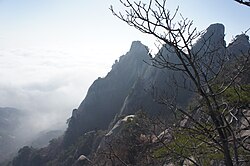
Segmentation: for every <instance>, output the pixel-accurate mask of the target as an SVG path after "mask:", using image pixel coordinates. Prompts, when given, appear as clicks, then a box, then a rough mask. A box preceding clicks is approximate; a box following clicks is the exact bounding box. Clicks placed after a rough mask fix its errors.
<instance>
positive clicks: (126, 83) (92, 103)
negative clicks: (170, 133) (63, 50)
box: [17, 24, 250, 166]
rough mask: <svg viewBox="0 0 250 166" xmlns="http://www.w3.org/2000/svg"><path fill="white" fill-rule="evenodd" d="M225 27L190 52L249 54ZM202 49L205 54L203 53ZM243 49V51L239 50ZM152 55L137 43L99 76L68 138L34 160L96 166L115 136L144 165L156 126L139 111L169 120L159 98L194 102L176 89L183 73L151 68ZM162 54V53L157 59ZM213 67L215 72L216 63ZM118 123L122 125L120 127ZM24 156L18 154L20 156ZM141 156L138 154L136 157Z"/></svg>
mask: <svg viewBox="0 0 250 166" xmlns="http://www.w3.org/2000/svg"><path fill="white" fill-rule="evenodd" d="M224 29H225V28H224V26H223V25H222V24H213V25H211V26H210V27H209V28H208V29H207V30H206V31H205V32H204V34H203V35H202V36H201V37H200V39H198V40H197V43H196V44H194V46H193V48H192V52H193V53H194V54H197V56H200V58H202V59H203V60H204V61H207V60H209V58H210V57H209V55H211V54H214V53H215V52H214V51H212V50H214V49H215V50H217V52H216V54H218V60H220V58H221V57H219V56H221V55H223V56H224V57H225V56H227V57H228V58H230V56H229V55H230V54H232V53H234V54H236V55H237V54H242V53H246V51H248V50H249V48H250V44H249V38H248V37H247V36H246V35H239V36H237V37H236V39H235V41H234V42H232V43H231V44H229V45H228V46H226V43H225V41H224ZM204 46H205V47H204ZM201 48H204V49H205V50H201ZM239 49H240V50H241V51H240V52H237V50H239ZM160 53H161V54H164V55H166V58H168V59H170V60H172V61H176V60H177V59H176V58H175V55H174V53H173V52H172V51H171V47H170V46H165V48H163V49H162V50H160ZM148 54H149V52H148V49H147V47H146V46H144V45H143V44H141V42H138V41H136V42H133V43H132V46H131V48H130V50H129V52H128V53H127V54H125V55H123V56H121V57H120V59H119V61H116V62H115V64H114V65H113V66H112V70H111V71H110V72H109V73H108V74H107V76H106V77H104V78H98V79H97V80H96V81H94V83H93V84H92V85H91V87H90V88H89V90H88V93H87V96H86V98H85V99H84V100H83V101H82V103H81V104H80V106H79V108H78V109H74V110H73V112H72V116H71V118H70V119H69V121H68V122H69V123H68V129H67V131H66V132H65V134H64V137H63V138H60V139H55V140H53V141H51V143H50V145H49V146H48V147H46V148H43V149H40V150H38V151H34V152H31V153H30V154H29V155H28V157H29V158H30V161H32V162H40V165H51V164H52V165H53V164H54V165H72V164H75V165H77V164H78V162H86V161H82V160H81V161H80V159H81V158H83V157H81V156H85V157H87V158H88V159H89V161H91V162H92V161H94V162H95V163H97V164H98V163H99V161H100V160H101V156H105V155H107V154H101V155H100V156H98V155H99V154H98V153H97V151H98V150H100V149H104V152H105V147H108V146H109V145H108V144H107V142H106V141H107V140H110V139H111V138H112V139H114V140H116V141H118V142H115V143H116V147H115V148H116V150H117V151H118V152H119V153H120V154H121V155H122V154H126V155H125V156H123V157H124V158H123V159H124V160H127V161H129V162H130V161H131V162H130V163H136V162H141V164H142V165H143V164H144V162H146V159H147V157H146V156H140V155H141V153H140V152H141V151H143V150H145V152H147V153H150V150H149V151H147V149H145V147H146V146H147V148H148V146H150V145H151V143H152V140H153V139H152V137H151V136H150V133H147V132H146V129H148V126H150V127H152V128H153V127H154V126H153V125H152V124H149V125H148V124H147V123H148V122H144V121H143V120H141V119H143V118H141V119H140V118H138V117H140V116H133V115H134V114H136V112H137V111H138V110H142V111H144V112H147V114H148V115H149V116H154V115H159V114H161V115H162V114H163V116H162V118H163V119H164V120H166V121H169V122H170V120H171V116H172V114H171V112H169V111H168V107H167V106H165V105H161V104H160V103H159V101H160V99H161V97H162V96H164V97H165V98H167V97H169V98H171V97H172V98H176V102H177V104H178V105H180V106H182V107H185V106H186V105H187V104H188V102H189V99H191V98H192V93H190V92H189V91H188V90H184V89H178V95H176V89H175V82H176V81H180V82H182V81H183V79H184V78H183V77H184V76H183V75H182V74H181V73H177V74H176V73H175V74H173V72H171V71H169V70H167V69H158V68H155V67H153V66H151V65H149V64H150V63H151V61H150V58H149V56H148ZM202 55H206V56H202ZM158 56H159V54H158V55H156V57H155V58H157V57H158ZM224 57H223V58H224ZM145 62H146V63H145ZM214 68H215V70H216V68H217V65H216V64H215V65H214ZM173 78H174V80H173ZM247 78H249V77H247ZM191 86H192V85H191ZM164 113H165V114H164ZM128 115H130V116H128ZM129 119H131V122H132V123H127V121H130V120H129ZM133 119H135V120H133ZM122 122H124V123H122ZM138 124H139V125H140V124H141V126H144V129H145V131H142V129H141V128H140V126H138ZM118 125H119V127H117V126H118ZM127 125H128V126H127ZM138 131H140V132H141V133H139V132H138ZM165 131H166V130H165V129H164V132H165ZM132 132H138V133H132ZM120 133H123V134H125V137H123V136H124V135H119V134H120ZM161 133H162V130H159V132H158V133H156V134H158V135H159V137H160V135H161ZM148 135H149V137H148ZM155 137H156V136H155ZM161 137H163V136H161ZM123 138H128V139H131V141H132V142H134V143H136V144H137V145H138V146H136V154H134V151H131V153H130V151H129V150H131V149H129V147H128V146H127V145H122V148H123V149H127V150H128V151H123V149H122V148H120V143H119V141H120V142H122V141H123V140H122V139H123ZM150 141H151V142H150ZM145 143H146V144H145ZM145 145H146V146H145ZM131 146H132V145H131ZM133 147H134V146H133ZM24 150H25V149H24ZM26 151H28V152H30V151H33V149H27V148H26ZM26 151H25V152H26ZM100 151H101V150H100ZM100 151H99V152H100ZM21 152H23V151H21ZM21 152H20V154H19V156H20V155H21V154H22V153H21ZM34 154H36V155H38V156H39V157H38V158H39V160H37V158H35V157H37V156H35V157H34ZM137 154H139V156H136V155H137ZM126 156H128V158H126ZM111 157H112V156H111ZM113 157H114V156H113ZM17 159H19V158H17ZM92 159H94V160H92ZM144 159H145V160H144ZM116 160H118V159H116ZM151 160H152V159H151ZM89 161H88V162H89ZM88 162H87V164H88ZM110 162H112V161H108V162H107V163H109V164H110ZM117 162H119V161H117ZM157 162H158V161H156V162H155V161H152V163H154V164H155V165H157V164H159V163H157ZM100 163H101V164H102V165H105V163H106V161H104V160H103V161H102V162H100ZM107 163H106V164H107ZM17 166H18V164H17Z"/></svg>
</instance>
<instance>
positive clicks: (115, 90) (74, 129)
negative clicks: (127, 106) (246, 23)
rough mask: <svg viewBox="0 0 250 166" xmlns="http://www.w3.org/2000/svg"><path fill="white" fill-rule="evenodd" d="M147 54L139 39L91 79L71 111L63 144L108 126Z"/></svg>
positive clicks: (143, 65) (146, 58) (140, 70)
mask: <svg viewBox="0 0 250 166" xmlns="http://www.w3.org/2000/svg"><path fill="white" fill-rule="evenodd" d="M147 54H148V50H147V47H146V46H144V45H143V44H141V42H139V41H135V42H133V43H132V46H131V48H130V51H129V52H128V53H127V54H126V55H123V56H121V57H120V59H119V61H116V62H115V64H114V65H113V66H112V70H111V71H110V72H109V73H108V74H107V76H106V77H105V78H98V79H97V80H95V81H94V83H93V84H92V85H91V87H90V88H89V90H88V93H87V96H86V98H85V99H84V100H83V102H82V103H81V104H80V106H79V108H78V109H77V110H74V111H73V115H72V117H71V119H70V122H69V127H68V130H67V131H66V134H65V144H66V145H67V144H70V143H71V142H72V141H74V138H76V137H77V136H79V135H81V134H83V133H85V132H88V131H91V130H95V129H107V128H108V126H109V124H110V122H111V121H112V120H113V119H114V117H115V115H116V114H117V113H118V112H119V111H120V109H121V107H122V105H123V103H124V100H125V98H126V97H127V96H128V94H129V93H130V91H131V88H132V87H133V85H134V84H135V82H136V81H137V79H138V78H139V77H140V76H141V75H142V74H143V72H144V71H145V68H146V67H147V64H146V63H145V62H144V61H148V56H147Z"/></svg>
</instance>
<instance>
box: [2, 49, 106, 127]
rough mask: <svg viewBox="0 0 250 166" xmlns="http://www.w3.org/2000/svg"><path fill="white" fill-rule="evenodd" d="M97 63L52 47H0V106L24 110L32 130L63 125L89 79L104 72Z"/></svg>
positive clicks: (89, 81) (89, 82)
mask: <svg viewBox="0 0 250 166" xmlns="http://www.w3.org/2000/svg"><path fill="white" fill-rule="evenodd" d="M100 63H101V62H100ZM100 63H99V64H98V62H97V61H94V59H91V57H88V58H86V56H85V57H79V56H74V55H69V54H67V53H64V52H60V51H53V50H0V77H1V80H0V94H1V95H0V107H15V108H17V109H21V110H24V111H25V113H26V114H27V115H28V116H27V119H25V121H26V124H29V125H30V131H33V132H39V131H41V130H45V129H48V128H50V129H56V128H65V127H66V124H65V123H66V120H67V118H69V117H70V115H71V111H72V109H74V108H77V107H78V105H79V104H80V102H81V101H82V100H83V98H84V97H85V95H86V93H87V90H88V87H89V86H90V85H91V83H92V82H93V80H95V79H96V78H97V77H98V76H102V74H104V72H106V70H107V67H106V66H104V65H102V64H100ZM30 131H29V132H30Z"/></svg>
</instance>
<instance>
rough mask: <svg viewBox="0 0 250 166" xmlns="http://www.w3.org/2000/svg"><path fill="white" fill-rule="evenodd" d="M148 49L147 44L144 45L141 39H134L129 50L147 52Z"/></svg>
mask: <svg viewBox="0 0 250 166" xmlns="http://www.w3.org/2000/svg"><path fill="white" fill-rule="evenodd" d="M147 50H148V48H147V46H145V45H143V44H142V43H141V41H133V42H132V44H131V47H130V50H129V52H131V53H133V54H134V53H141V52H143V53H145V52H146V51H147Z"/></svg>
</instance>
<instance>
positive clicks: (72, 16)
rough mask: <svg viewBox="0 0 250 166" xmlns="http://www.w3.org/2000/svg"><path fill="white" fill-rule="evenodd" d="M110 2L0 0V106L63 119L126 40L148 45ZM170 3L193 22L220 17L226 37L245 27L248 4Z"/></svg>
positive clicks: (214, 0) (42, 120)
mask: <svg viewBox="0 0 250 166" xmlns="http://www.w3.org/2000/svg"><path fill="white" fill-rule="evenodd" d="M146 1H148V0H145V2H146ZM143 2H144V1H143ZM111 4H112V5H113V6H114V8H115V9H117V10H121V9H122V8H121V6H120V5H119V0H88V1H87V0H0V78H1V79H0V106H2V107H4V106H12V107H17V108H20V109H24V110H27V111H30V112H31V113H32V115H34V116H35V117H39V122H38V121H36V123H35V124H34V125H35V126H36V127H40V128H46V127H47V126H48V123H49V122H51V121H54V122H55V124H52V125H56V124H57V123H62V122H63V123H64V122H65V121H66V118H67V117H69V116H70V114H71V110H72V109H73V108H77V107H78V105H79V104H80V102H81V101H82V100H83V98H84V96H85V95H86V92H87V90H88V87H89V86H90V85H91V83H92V82H93V81H94V80H95V79H96V78H97V77H99V76H105V74H106V73H107V72H108V71H109V70H110V67H111V66H112V64H113V62H114V61H115V59H118V57H119V56H121V55H123V54H125V53H126V52H127V51H128V50H129V47H130V44H131V42H132V41H133V40H141V41H142V43H144V44H146V45H148V46H149V47H150V48H153V46H154V42H155V40H154V39H153V38H152V37H149V36H147V35H143V34H141V33H140V32H139V31H137V30H135V29H134V28H132V27H129V26H127V25H126V24H125V23H123V22H121V21H120V20H118V19H117V18H115V17H114V16H113V15H112V14H111V12H110V11H109V6H110V5H111ZM177 5H179V7H180V12H181V13H182V14H183V15H184V16H185V17H188V18H190V19H192V20H194V25H195V26H197V28H198V30H203V29H205V28H206V27H207V26H209V25H210V24H211V23H216V22H219V23H223V24H224V25H225V27H226V40H227V41H230V39H231V38H232V36H235V35H237V34H239V33H241V32H242V31H245V30H247V29H248V28H250V19H249V16H250V8H249V7H245V6H242V5H239V4H237V3H235V2H234V1H233V0H203V1H202V0H169V1H168V8H169V9H170V10H174V9H175V8H176V7H177ZM248 34H249V33H248Z"/></svg>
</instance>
